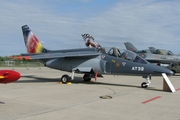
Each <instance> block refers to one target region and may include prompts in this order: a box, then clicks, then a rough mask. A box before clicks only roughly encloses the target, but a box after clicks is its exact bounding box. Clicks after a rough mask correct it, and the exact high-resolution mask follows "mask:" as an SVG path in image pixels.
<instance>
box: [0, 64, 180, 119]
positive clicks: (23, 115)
mask: <svg viewBox="0 0 180 120" xmlns="http://www.w3.org/2000/svg"><path fill="white" fill-rule="evenodd" d="M1 69H4V68H1ZM7 69H12V68H7ZM14 69H15V70H16V71H18V72H20V73H21V76H22V77H21V78H20V79H19V80H18V81H17V82H14V83H10V84H0V120H152V119H153V120H180V75H176V76H171V77H169V79H170V81H171V82H172V84H173V86H174V87H175V89H176V90H177V91H176V92H174V93H171V92H165V91H163V90H162V88H163V78H162V76H160V77H152V80H151V82H152V83H151V84H150V86H149V87H148V88H146V89H144V88H141V87H140V85H141V83H142V82H145V79H144V78H142V77H141V76H139V77H138V76H113V75H104V78H98V79H97V81H95V80H94V79H92V81H91V82H83V81H82V76H83V74H75V80H73V81H72V84H60V83H59V81H60V77H61V76H62V75H63V74H66V72H63V71H58V70H53V69H50V68H45V67H42V68H38V67H37V68H14ZM68 74H69V73H68ZM104 95H106V96H111V97H112V98H109V99H102V98H100V97H101V96H104Z"/></svg>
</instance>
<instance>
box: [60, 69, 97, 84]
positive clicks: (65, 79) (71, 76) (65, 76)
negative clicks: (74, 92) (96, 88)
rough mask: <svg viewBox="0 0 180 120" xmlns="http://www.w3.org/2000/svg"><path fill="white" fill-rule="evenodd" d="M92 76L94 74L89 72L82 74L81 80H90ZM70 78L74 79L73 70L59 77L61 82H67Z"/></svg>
mask: <svg viewBox="0 0 180 120" xmlns="http://www.w3.org/2000/svg"><path fill="white" fill-rule="evenodd" d="M94 76H95V75H93V74H92V75H91V74H84V76H83V80H84V81H85V82H90V81H91V78H93V77H94ZM71 80H74V71H73V72H72V73H71V74H70V75H67V74H65V75H63V76H62V77H61V82H62V83H67V82H70V81H71Z"/></svg>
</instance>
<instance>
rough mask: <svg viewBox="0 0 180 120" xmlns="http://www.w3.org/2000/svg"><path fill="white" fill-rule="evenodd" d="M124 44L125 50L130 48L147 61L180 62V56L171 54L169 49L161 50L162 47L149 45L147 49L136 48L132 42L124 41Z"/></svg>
mask: <svg viewBox="0 0 180 120" xmlns="http://www.w3.org/2000/svg"><path fill="white" fill-rule="evenodd" d="M124 45H125V46H126V49H127V50H131V51H133V52H135V53H137V54H138V55H140V56H141V57H143V58H144V59H146V60H147V61H149V62H151V63H158V64H160V63H162V64H170V63H175V64H178V63H180V56H179V55H175V54H173V53H172V52H171V51H169V50H163V49H155V48H154V47H149V49H146V50H138V49H137V48H136V47H135V46H134V45H133V44H132V43H130V42H125V43H124Z"/></svg>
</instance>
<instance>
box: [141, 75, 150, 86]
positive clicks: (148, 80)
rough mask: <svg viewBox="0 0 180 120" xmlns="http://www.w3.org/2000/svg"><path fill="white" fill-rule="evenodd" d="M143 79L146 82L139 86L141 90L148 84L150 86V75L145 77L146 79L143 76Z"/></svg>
mask: <svg viewBox="0 0 180 120" xmlns="http://www.w3.org/2000/svg"><path fill="white" fill-rule="evenodd" d="M143 78H146V81H147V82H143V83H142V84H141V87H142V88H147V87H148V86H149V85H150V84H151V81H150V80H151V75H149V76H146V77H144V76H143Z"/></svg>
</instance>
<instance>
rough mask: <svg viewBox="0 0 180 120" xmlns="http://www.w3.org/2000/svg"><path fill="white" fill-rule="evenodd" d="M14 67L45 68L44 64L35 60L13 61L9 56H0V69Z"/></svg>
mask: <svg viewBox="0 0 180 120" xmlns="http://www.w3.org/2000/svg"><path fill="white" fill-rule="evenodd" d="M5 66H14V67H26V66H29V67H39V66H44V65H43V64H42V63H40V62H37V61H35V60H13V59H11V58H10V57H8V56H5V57H1V56H0V67H5Z"/></svg>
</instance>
